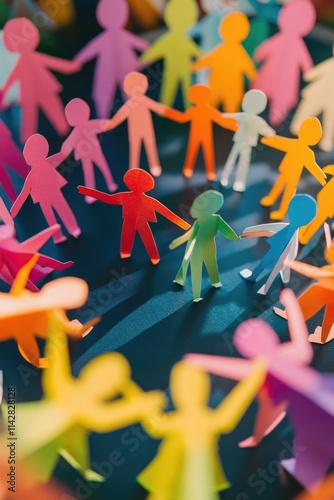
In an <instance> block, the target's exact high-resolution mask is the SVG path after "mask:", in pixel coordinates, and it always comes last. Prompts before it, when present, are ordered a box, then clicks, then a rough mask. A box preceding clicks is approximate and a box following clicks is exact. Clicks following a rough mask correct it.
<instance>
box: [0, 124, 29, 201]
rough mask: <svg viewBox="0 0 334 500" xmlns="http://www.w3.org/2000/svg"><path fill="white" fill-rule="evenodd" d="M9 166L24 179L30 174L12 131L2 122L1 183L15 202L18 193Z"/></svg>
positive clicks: (0, 135) (0, 147) (0, 140)
mask: <svg viewBox="0 0 334 500" xmlns="http://www.w3.org/2000/svg"><path fill="white" fill-rule="evenodd" d="M7 166H9V167H10V168H11V169H12V170H14V172H16V173H17V174H18V175H19V176H20V177H22V178H23V179H25V178H26V177H27V175H28V173H29V168H28V166H27V164H26V162H25V161H24V159H23V156H22V154H21V151H20V150H19V148H18V147H17V146H16V144H15V142H14V141H13V139H12V136H11V133H10V130H9V129H8V128H7V127H6V125H5V124H4V123H3V121H1V120H0V183H1V185H2V187H3V189H4V191H5V193H6V195H7V196H8V198H9V199H10V201H11V202H14V201H15V200H16V197H17V193H16V191H15V189H14V186H13V183H12V181H11V179H10V177H9V175H8V172H7V170H6V167H7Z"/></svg>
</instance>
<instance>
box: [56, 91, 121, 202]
mask: <svg viewBox="0 0 334 500" xmlns="http://www.w3.org/2000/svg"><path fill="white" fill-rule="evenodd" d="M65 115H66V119H67V121H68V123H69V125H70V126H71V127H74V128H73V130H72V132H71V133H70V135H69V137H68V138H67V139H66V140H65V141H64V143H63V145H62V148H61V151H62V153H64V155H65V156H68V155H69V154H70V153H71V152H72V151H74V157H75V159H76V160H80V161H81V164H82V170H83V174H84V181H85V186H87V187H90V188H95V175H94V165H96V166H97V167H98V168H99V170H100V171H101V173H102V175H103V177H104V180H105V182H106V184H107V186H108V189H109V191H111V192H114V191H116V190H117V188H118V185H117V184H115V181H114V179H113V176H112V175H111V172H110V169H109V165H108V162H107V160H106V158H105V156H104V154H103V151H102V148H101V145H100V142H99V140H98V137H97V136H98V135H99V134H102V133H103V131H104V129H103V127H104V126H105V124H106V123H107V120H101V119H99V120H90V109H89V106H88V104H87V103H86V102H85V101H83V100H82V99H72V101H70V102H69V103H68V104H67V106H66V108H65ZM94 201H95V200H94V199H93V198H89V197H87V198H86V202H87V203H92V202H94Z"/></svg>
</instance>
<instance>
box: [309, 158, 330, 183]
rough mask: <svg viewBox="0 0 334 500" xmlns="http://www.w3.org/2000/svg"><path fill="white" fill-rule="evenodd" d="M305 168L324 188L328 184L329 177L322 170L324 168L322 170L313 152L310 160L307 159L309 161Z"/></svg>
mask: <svg viewBox="0 0 334 500" xmlns="http://www.w3.org/2000/svg"><path fill="white" fill-rule="evenodd" d="M305 167H306V168H307V170H308V171H309V172H310V174H312V175H313V177H315V178H316V179H317V181H318V182H319V184H321V185H322V186H324V185H325V184H326V179H327V175H326V174H325V172H324V171H323V170H322V168H320V167H319V165H318V164H317V162H316V160H315V156H314V153H313V152H312V153H311V154H310V156H309V158H307V161H306V162H305Z"/></svg>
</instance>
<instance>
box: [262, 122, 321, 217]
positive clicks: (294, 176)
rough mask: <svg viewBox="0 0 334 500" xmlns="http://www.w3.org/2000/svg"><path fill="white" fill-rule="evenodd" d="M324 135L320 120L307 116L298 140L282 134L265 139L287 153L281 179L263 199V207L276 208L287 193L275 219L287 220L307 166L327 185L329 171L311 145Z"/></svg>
mask: <svg viewBox="0 0 334 500" xmlns="http://www.w3.org/2000/svg"><path fill="white" fill-rule="evenodd" d="M321 135H322V129H321V124H320V122H319V120H318V119H317V118H307V119H306V120H305V121H304V122H303V123H302V124H301V126H300V130H299V133H298V139H288V138H286V137H280V136H273V137H264V138H262V139H261V142H262V143H263V144H265V145H266V146H269V147H271V148H274V149H278V150H279V151H284V152H285V153H286V155H285V156H284V159H283V161H282V163H281V164H280V166H279V168H278V171H279V172H280V176H279V178H278V179H277V181H276V182H275V184H274V186H273V188H272V189H271V191H270V193H269V194H268V196H265V197H264V198H262V200H261V202H260V203H261V205H262V206H263V207H272V206H273V205H274V204H275V202H276V201H277V199H278V198H279V196H280V195H281V193H282V192H283V196H282V201H281V204H280V207H279V209H278V210H277V211H274V212H271V213H270V218H271V219H272V220H282V219H284V217H285V215H286V213H287V210H288V206H289V203H290V201H291V199H292V197H293V196H294V194H295V193H296V191H297V187H298V183H299V180H300V178H301V175H302V172H303V169H304V167H305V168H306V169H307V170H308V171H309V172H310V173H311V174H312V175H313V177H315V178H316V180H317V181H318V182H319V183H320V184H321V185H322V186H324V185H325V184H326V174H325V173H324V172H323V170H322V169H321V168H320V167H319V165H318V164H317V162H316V160H315V156H314V153H313V151H312V150H311V149H310V146H315V145H316V144H318V142H319V141H320V139H321Z"/></svg>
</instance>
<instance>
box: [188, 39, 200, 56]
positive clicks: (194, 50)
mask: <svg viewBox="0 0 334 500" xmlns="http://www.w3.org/2000/svg"><path fill="white" fill-rule="evenodd" d="M187 44H188V50H189V54H190V55H192V56H193V57H196V58H197V59H198V58H199V57H202V55H203V52H202V51H201V49H200V48H199V46H198V45H197V43H195V42H194V41H193V40H191V39H190V38H188V39H187Z"/></svg>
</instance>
